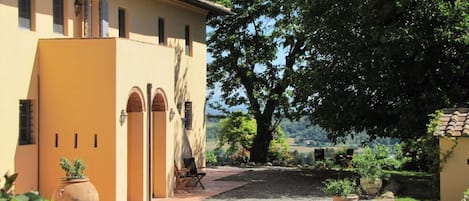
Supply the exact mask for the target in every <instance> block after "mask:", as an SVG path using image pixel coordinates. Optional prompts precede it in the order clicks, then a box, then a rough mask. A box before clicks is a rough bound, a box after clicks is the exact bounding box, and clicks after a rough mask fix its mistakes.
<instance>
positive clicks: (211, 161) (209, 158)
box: [205, 151, 217, 165]
mask: <svg viewBox="0 0 469 201" xmlns="http://www.w3.org/2000/svg"><path fill="white" fill-rule="evenodd" d="M205 157H206V158H205V162H206V163H207V165H215V164H217V155H216V154H215V151H206V152H205Z"/></svg>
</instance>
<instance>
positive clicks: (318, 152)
mask: <svg viewBox="0 0 469 201" xmlns="http://www.w3.org/2000/svg"><path fill="white" fill-rule="evenodd" d="M324 156H325V150H324V149H322V148H321V149H314V160H315V161H324V159H325V157H324Z"/></svg>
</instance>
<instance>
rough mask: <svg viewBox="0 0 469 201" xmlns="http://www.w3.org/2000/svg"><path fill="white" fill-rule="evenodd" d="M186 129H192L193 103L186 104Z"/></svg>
mask: <svg viewBox="0 0 469 201" xmlns="http://www.w3.org/2000/svg"><path fill="white" fill-rule="evenodd" d="M184 118H185V122H184V127H185V128H186V129H192V102H185V103H184Z"/></svg>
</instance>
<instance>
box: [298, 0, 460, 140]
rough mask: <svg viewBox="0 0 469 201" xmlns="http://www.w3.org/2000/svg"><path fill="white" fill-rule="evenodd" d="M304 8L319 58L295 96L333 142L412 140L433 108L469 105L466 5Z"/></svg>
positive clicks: (320, 3)
mask: <svg viewBox="0 0 469 201" xmlns="http://www.w3.org/2000/svg"><path fill="white" fill-rule="evenodd" d="M307 1H308V3H307V4H305V6H307V7H308V8H307V9H306V10H307V13H306V14H305V16H308V17H307V18H305V21H304V22H305V24H306V25H305V27H306V29H307V31H308V32H309V33H311V35H310V36H311V38H310V39H311V45H312V46H313V48H312V50H313V51H314V55H315V57H312V58H311V60H310V62H311V63H310V64H311V65H310V68H308V69H306V70H304V71H303V74H302V75H303V76H304V77H303V78H302V79H298V80H300V81H301V82H298V83H297V85H295V89H296V90H297V91H296V93H294V94H295V98H296V99H297V100H299V102H302V103H305V104H304V106H305V107H304V110H303V111H305V112H308V113H309V114H310V117H311V119H312V120H313V121H314V122H315V123H317V124H319V125H320V126H322V127H323V128H326V129H327V130H328V131H329V137H330V138H332V139H336V138H337V137H340V136H343V135H345V134H347V133H350V132H351V131H367V133H368V134H369V135H371V136H372V137H377V136H386V137H398V138H406V139H409V138H410V139H412V138H414V137H418V136H421V135H424V134H425V127H426V123H427V122H428V114H430V113H433V112H434V111H435V110H436V109H439V108H444V107H460V106H467V104H468V102H469V66H468V62H469V61H468V59H469V53H468V51H469V46H468V45H469V16H468V12H469V3H468V1H467V0H452V1H446V0H307ZM304 80H310V82H309V83H310V84H308V85H305V84H304ZM300 100H301V101H300Z"/></svg>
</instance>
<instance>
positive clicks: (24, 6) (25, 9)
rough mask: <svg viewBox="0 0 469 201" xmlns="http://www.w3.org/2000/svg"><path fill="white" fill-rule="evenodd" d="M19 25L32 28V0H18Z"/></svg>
mask: <svg viewBox="0 0 469 201" xmlns="http://www.w3.org/2000/svg"><path fill="white" fill-rule="evenodd" d="M18 25H19V26H20V27H24V28H28V29H30V28H31V0H18Z"/></svg>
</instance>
